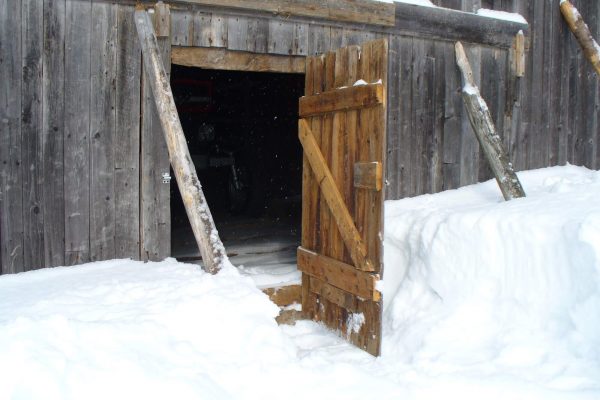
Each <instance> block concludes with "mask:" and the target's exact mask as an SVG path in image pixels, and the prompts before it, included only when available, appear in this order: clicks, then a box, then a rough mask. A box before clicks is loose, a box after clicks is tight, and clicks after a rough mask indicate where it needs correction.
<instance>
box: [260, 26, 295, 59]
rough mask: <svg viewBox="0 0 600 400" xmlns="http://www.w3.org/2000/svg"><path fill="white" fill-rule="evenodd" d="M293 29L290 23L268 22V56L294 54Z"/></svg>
mask: <svg viewBox="0 0 600 400" xmlns="http://www.w3.org/2000/svg"><path fill="white" fill-rule="evenodd" d="M294 29H295V27H294V24H293V23H292V22H288V21H281V20H277V19H271V20H269V36H268V46H267V49H268V52H269V53H270V54H286V55H291V54H294Z"/></svg>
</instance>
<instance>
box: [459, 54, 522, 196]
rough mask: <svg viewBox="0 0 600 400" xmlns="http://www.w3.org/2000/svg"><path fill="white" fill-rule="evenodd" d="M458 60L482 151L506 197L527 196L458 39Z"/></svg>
mask: <svg viewBox="0 0 600 400" xmlns="http://www.w3.org/2000/svg"><path fill="white" fill-rule="evenodd" d="M456 63H457V64H458V67H459V68H460V70H461V72H462V74H463V83H464V87H463V90H462V94H463V100H464V102H465V106H466V108H467V111H468V114H469V121H470V122H471V126H472V127H473V132H475V136H477V140H478V141H479V144H480V145H481V148H482V150H483V153H484V154H485V156H486V158H487V160H488V162H489V163H490V167H491V168H492V172H493V173H494V176H495V177H496V181H497V182H498V186H500V190H501V191H502V195H503V196H504V199H505V200H511V199H515V198H519V197H525V191H524V190H523V187H522V186H521V182H520V181H519V178H518V177H517V174H516V173H515V170H514V169H513V167H512V165H511V163H510V162H509V161H508V155H507V154H506V151H505V150H504V146H503V145H502V140H501V139H500V136H499V135H498V133H497V132H496V127H495V126H494V122H493V120H492V115H491V114H490V110H489V109H488V106H487V104H486V102H485V100H483V98H482V97H481V94H480V93H479V89H478V88H477V85H475V81H474V80H473V71H472V69H471V65H470V64H469V59H468V58H467V55H466V54H465V50H464V48H463V46H462V44H461V43H460V42H456Z"/></svg>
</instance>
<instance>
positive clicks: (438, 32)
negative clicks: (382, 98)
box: [0, 0, 600, 273]
mask: <svg viewBox="0 0 600 400" xmlns="http://www.w3.org/2000/svg"><path fill="white" fill-rule="evenodd" d="M434 2H436V3H438V4H439V5H442V6H445V7H449V8H456V9H462V10H464V11H473V10H476V9H478V8H480V7H485V8H493V9H498V10H507V11H517V12H520V13H521V14H523V15H524V16H525V17H526V18H527V20H528V21H529V23H530V32H529V40H530V41H531V45H530V49H529V51H528V53H527V68H526V75H525V77H524V78H521V79H516V78H515V77H514V74H513V73H512V72H511V69H510V54H509V51H508V50H507V49H506V48H501V47H502V46H501V47H490V46H492V45H494V46H495V45H497V44H500V45H501V44H502V43H503V42H506V37H503V36H502V35H500V34H499V33H498V29H497V27H484V28H482V27H479V28H478V27H477V24H471V23H470V22H469V24H466V23H465V21H461V19H465V18H467V19H473V17H472V16H470V15H464V14H460V15H458V14H457V15H454V16H453V17H452V18H451V19H449V20H448V21H447V22H448V23H447V24H445V25H444V24H440V23H439V22H438V21H436V23H437V25H436V26H435V27H431V29H430V27H428V26H424V25H423V24H421V25H419V24H420V22H419V21H420V20H419V19H418V18H412V19H408V17H407V16H406V14H402V15H399V14H398V13H397V15H396V16H397V17H402V18H405V20H403V22H402V23H399V22H398V23H397V24H396V26H395V27H381V26H380V27H375V26H367V25H363V24H349V23H343V22H328V21H325V20H319V19H311V18H302V17H294V16H290V17H285V16H283V17H277V16H273V15H272V14H268V13H261V12H260V10H257V11H252V12H251V11H247V12H241V11H239V12H238V11H236V12H234V11H231V10H226V9H224V8H219V9H216V8H210V7H186V6H182V5H181V4H179V5H178V6H177V7H173V8H172V10H171V15H172V24H171V37H170V43H171V44H172V45H175V46H203V47H216V48H223V49H229V50H242V51H249V52H257V53H271V54H283V55H286V54H291V55H299V56H304V55H314V54H319V53H324V52H326V51H329V50H335V49H337V48H339V47H341V46H345V45H350V44H360V43H362V42H365V41H368V40H372V39H376V38H380V37H385V38H387V39H388V41H389V48H390V56H389V60H390V64H389V68H388V70H389V76H388V78H389V81H388V82H389V85H388V92H389V94H388V110H389V114H388V127H389V130H388V135H387V138H388V139H387V153H386V156H387V163H386V179H387V182H388V185H387V186H386V197H387V198H388V199H395V198H402V197H405V196H413V195H417V194H421V193H428V192H436V191H440V190H444V189H449V188H455V187H458V186H460V185H465V184H469V183H473V182H476V181H478V180H483V179H487V178H489V177H491V175H490V171H489V169H488V167H487V165H486V163H485V162H484V160H483V156H482V155H481V154H480V152H479V146H478V143H477V141H476V139H475V136H474V135H473V133H472V132H471V128H470V125H469V122H468V119H467V116H466V114H465V113H464V109H463V105H462V100H461V97H460V93H459V88H460V79H459V78H460V76H459V72H458V70H457V69H456V65H455V61H454V50H453V48H452V46H453V43H452V40H453V38H456V37H459V36H460V35H465V36H468V37H471V38H473V40H472V41H475V42H478V43H485V45H473V44H467V46H466V47H467V49H468V51H469V56H470V58H471V62H472V63H473V66H474V69H475V75H476V80H477V82H478V83H479V84H480V86H481V91H482V93H483V95H484V97H485V98H486V100H487V101H488V104H489V105H490V108H491V110H492V113H493V115H494V117H495V120H496V123H497V127H498V130H499V131H500V132H502V133H503V135H504V141H505V143H506V144H507V147H508V150H509V153H510V157H511V160H512V161H513V163H514V165H515V167H516V169H517V170H523V169H529V168H537V167H542V166H546V165H556V164H564V163H566V162H570V163H573V164H578V165H586V166H588V167H591V168H599V167H600V154H599V149H598V147H599V146H598V144H599V143H598V141H599V140H600V132H599V130H600V129H599V127H598V117H599V114H600V90H599V89H598V88H599V80H598V77H597V76H595V74H594V71H593V69H592V68H591V67H590V65H588V63H587V61H586V60H585V59H584V58H583V56H582V54H581V50H580V49H579V46H578V45H577V43H576V41H575V40H574V38H573V37H572V35H571V33H570V32H569V31H568V29H567V27H566V24H565V23H564V22H563V21H562V19H561V16H560V14H559V10H558V6H557V4H556V3H557V2H556V1H551V0H531V1H521V0H434ZM132 3H133V2H131V3H125V2H121V1H120V2H112V1H103V0H14V1H0V260H1V268H0V272H1V273H14V272H20V271H24V270H28V269H34V268H39V267H45V266H56V265H72V264H77V263H82V262H86V261H89V260H100V259H108V258H114V257H132V258H135V259H139V258H144V259H146V258H150V259H160V258H163V257H165V256H168V255H169V251H170V250H169V248H170V230H169V229H168V224H169V223H170V221H168V220H169V218H168V216H169V208H168V207H169V205H168V202H165V193H166V191H165V189H166V188H167V187H166V186H163V185H162V184H161V183H160V179H161V174H162V172H167V171H162V170H163V169H164V168H166V167H165V166H166V165H168V164H167V162H168V160H167V158H166V157H167V155H166V152H165V151H164V148H160V145H159V144H158V143H157V142H156V141H157V140H160V139H159V138H160V136H159V135H154V136H152V137H145V135H146V133H145V132H150V131H151V130H149V128H148V127H149V126H150V125H149V121H148V118H147V117H148V115H141V113H140V110H141V109H142V108H143V104H144V103H146V104H147V103H148V100H147V99H146V100H144V98H143V95H144V90H143V85H142V78H141V76H142V67H141V63H140V60H141V55H140V50H139V47H138V44H137V40H136V36H135V28H134V24H133V19H132V18H133V4H132ZM574 3H575V5H576V6H577V7H578V8H579V9H580V10H581V12H582V14H583V15H584V17H585V19H586V21H587V22H588V24H589V25H590V28H591V29H592V32H593V33H594V35H595V36H596V37H600V2H595V1H584V0H577V1H574ZM406 10H408V9H406V8H404V11H406ZM419 10H421V9H419ZM421 11H422V10H421ZM421 11H419V12H421ZM466 25H469V26H466ZM490 26H491V24H490ZM469 29H470V30H471V31H469V32H467V30H469ZM473 29H481V32H479V33H477V32H474V31H473ZM444 39H446V40H444ZM144 139H146V141H144ZM144 154H146V155H148V154H150V155H151V157H152V158H150V159H149V158H147V157H146V158H145V156H144ZM144 162H145V163H146V164H147V165H145V166H144ZM144 180H145V181H144ZM143 207H148V208H147V210H146V212H144V211H143ZM140 227H142V229H140ZM142 233H144V234H145V236H144V237H143V238H141V237H142ZM141 240H142V241H144V240H145V241H146V243H145V244H144V243H142V244H141V243H140V241H141Z"/></svg>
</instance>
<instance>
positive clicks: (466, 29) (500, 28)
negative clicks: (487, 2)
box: [392, 3, 529, 48]
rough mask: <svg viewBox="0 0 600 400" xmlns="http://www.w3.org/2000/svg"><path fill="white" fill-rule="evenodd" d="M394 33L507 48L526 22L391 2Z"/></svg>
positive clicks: (525, 26) (526, 28)
mask: <svg viewBox="0 0 600 400" xmlns="http://www.w3.org/2000/svg"><path fill="white" fill-rule="evenodd" d="M395 7H396V12H395V15H396V23H395V26H394V28H393V29H392V30H393V32H395V33H401V34H406V35H408V36H414V34H419V36H421V37H431V38H439V39H443V40H451V41H456V40H460V41H463V42H470V43H478V44H485V45H490V46H496V47H503V48H510V47H511V46H512V44H513V40H514V37H515V35H516V34H517V33H518V32H519V31H523V32H524V33H527V32H528V31H529V25H528V24H523V23H520V22H515V21H508V20H503V19H498V18H491V17H487V16H483V15H477V14H473V13H468V12H463V11H458V10H451V9H448V8H441V7H423V6H418V5H415V4H408V3H395Z"/></svg>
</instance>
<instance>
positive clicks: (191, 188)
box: [135, 7, 227, 274]
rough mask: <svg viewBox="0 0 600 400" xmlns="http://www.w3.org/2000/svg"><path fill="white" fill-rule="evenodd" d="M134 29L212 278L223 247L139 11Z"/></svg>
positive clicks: (222, 258)
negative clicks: (135, 29)
mask: <svg viewBox="0 0 600 400" xmlns="http://www.w3.org/2000/svg"><path fill="white" fill-rule="evenodd" d="M135 25H136V27H137V32H138V37H139V40H140V45H141V49H142V55H143V59H144V66H145V70H146V71H147V73H148V81H149V82H150V86H151V88H152V94H153V95H154V100H155V102H156V109H157V111H158V115H159V118H160V123H161V125H162V129H163V133H164V135H165V140H166V141H167V148H168V150H169V159H170V161H171V165H172V166H173V171H174V172H175V178H176V180H177V186H178V187H179V191H180V192H181V197H182V199H183V204H184V205H185V210H186V212H187V215H188V218H189V220H190V224H191V225H192V230H193V231H194V236H195V238H196V242H197V243H198V247H199V248H200V254H201V255H202V261H203V262H204V269H205V270H206V271H207V272H209V273H211V274H215V273H217V272H218V271H219V270H220V269H221V268H222V266H223V263H224V262H226V260H227V255H226V253H225V247H224V246H223V243H222V242H221V239H220V238H219V234H218V232H217V229H216V227H215V223H214V221H213V218H212V215H211V213H210V209H209V208H208V204H207V203H206V198H205V197H204V193H203V192H202V186H201V185H200V181H199V179H198V175H197V174H196V168H195V167H194V164H193V162H192V159H191V157H190V152H189V149H188V147H187V142H186V139H185V135H184V133H183V129H182V128H181V122H180V121H179V115H178V114H177V109H176V108H175V101H174V99H173V93H172V91H171V85H170V84H169V80H168V78H167V74H166V72H165V68H164V65H163V62H162V58H161V56H160V52H159V48H158V43H157V41H156V35H155V33H154V28H153V25H152V20H151V19H150V15H148V13H147V12H146V11H145V10H144V9H143V8H141V7H140V8H137V9H136V11H135Z"/></svg>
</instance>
